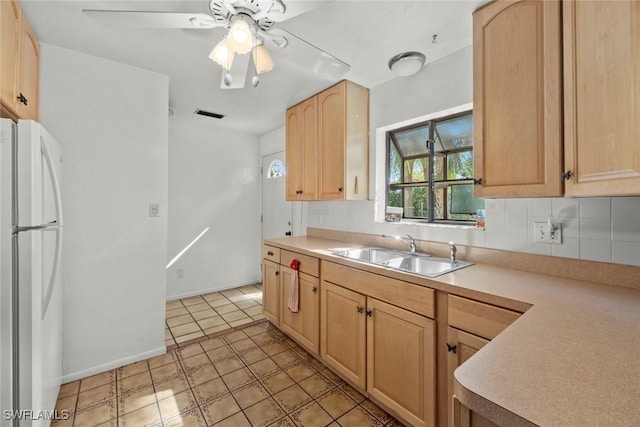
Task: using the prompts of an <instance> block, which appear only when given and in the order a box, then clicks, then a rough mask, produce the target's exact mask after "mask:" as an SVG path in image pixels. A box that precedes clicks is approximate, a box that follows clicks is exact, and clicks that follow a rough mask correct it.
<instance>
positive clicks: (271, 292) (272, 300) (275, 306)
mask: <svg viewBox="0 0 640 427" xmlns="http://www.w3.org/2000/svg"><path fill="white" fill-rule="evenodd" d="M262 313H263V314H264V317H266V318H267V319H269V320H270V321H271V323H273V324H275V325H279V324H280V264H278V263H276V262H273V261H269V260H266V259H263V260H262Z"/></svg>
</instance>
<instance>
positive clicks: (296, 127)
mask: <svg viewBox="0 0 640 427" xmlns="http://www.w3.org/2000/svg"><path fill="white" fill-rule="evenodd" d="M317 104H318V99H317V98H316V97H315V96H314V97H312V98H309V99H307V100H306V101H304V102H302V103H300V104H298V105H296V106H295V107H292V108H290V109H289V110H288V111H287V131H286V132H287V143H286V144H287V150H286V155H287V200H316V199H317V198H318V178H317V174H318V172H317V171H318V167H317V163H318V152H317V147H318V107H317Z"/></svg>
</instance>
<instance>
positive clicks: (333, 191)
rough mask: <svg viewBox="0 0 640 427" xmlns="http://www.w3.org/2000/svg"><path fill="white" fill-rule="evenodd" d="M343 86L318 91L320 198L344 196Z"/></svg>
mask: <svg viewBox="0 0 640 427" xmlns="http://www.w3.org/2000/svg"><path fill="white" fill-rule="evenodd" d="M345 85H346V83H345V82H342V83H340V84H337V85H335V86H333V87H330V88H329V89H327V90H325V91H324V92H321V93H320V94H318V148H319V150H320V200H336V199H339V200H340V199H344V198H345V196H344V194H345V182H344V179H345V114H346V110H345V109H346V107H345V105H346V104H345V102H346V101H345V100H346V95H345Z"/></svg>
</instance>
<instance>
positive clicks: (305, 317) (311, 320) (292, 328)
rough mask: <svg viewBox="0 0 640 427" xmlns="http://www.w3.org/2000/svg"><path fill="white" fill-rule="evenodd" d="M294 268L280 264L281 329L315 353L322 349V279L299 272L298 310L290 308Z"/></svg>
mask: <svg viewBox="0 0 640 427" xmlns="http://www.w3.org/2000/svg"><path fill="white" fill-rule="evenodd" d="M293 273H294V270H293V269H291V268H289V267H285V266H284V265H281V266H280V277H281V279H280V280H281V282H280V283H281V286H280V290H281V292H280V294H281V295H280V329H282V330H283V331H284V332H285V333H287V334H289V335H290V336H291V337H293V338H294V339H296V341H298V343H300V344H301V345H303V346H304V347H306V348H307V349H308V350H310V351H312V352H313V353H316V354H317V353H319V351H320V337H319V335H320V327H319V325H318V322H319V320H320V319H319V314H320V283H319V282H320V281H319V279H318V278H317V277H313V276H311V275H309V274H305V273H298V283H299V285H300V290H299V294H298V295H299V302H298V312H297V313H293V312H291V310H289V307H288V304H289V293H290V290H291V286H292V278H293Z"/></svg>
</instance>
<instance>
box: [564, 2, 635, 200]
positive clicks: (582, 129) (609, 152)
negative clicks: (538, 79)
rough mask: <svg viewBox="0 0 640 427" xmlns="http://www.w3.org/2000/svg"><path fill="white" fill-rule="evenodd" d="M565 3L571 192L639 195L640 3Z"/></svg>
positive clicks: (567, 150) (568, 186)
mask: <svg viewBox="0 0 640 427" xmlns="http://www.w3.org/2000/svg"><path fill="white" fill-rule="evenodd" d="M563 4H564V6H563V7H564V10H563V12H564V14H563V23H564V24H563V25H564V40H565V44H564V72H565V81H564V91H565V94H564V96H565V139H564V144H565V163H566V168H567V170H570V171H571V173H572V174H571V177H570V178H569V180H568V182H567V183H566V194H567V195H570V196H605V195H638V194H640V143H639V142H638V141H640V103H639V102H638V100H640V2H637V1H633V0H627V1H591V2H583V1H566V2H564V3H563Z"/></svg>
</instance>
